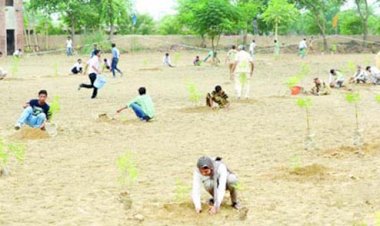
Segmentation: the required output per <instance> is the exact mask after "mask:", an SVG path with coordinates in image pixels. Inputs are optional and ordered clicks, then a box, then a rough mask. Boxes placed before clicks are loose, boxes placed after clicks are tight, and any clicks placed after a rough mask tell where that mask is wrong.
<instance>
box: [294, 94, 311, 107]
mask: <svg viewBox="0 0 380 226" xmlns="http://www.w3.org/2000/svg"><path fill="white" fill-rule="evenodd" d="M297 105H298V107H300V108H310V107H311V106H312V101H311V99H310V98H309V97H306V98H298V99H297Z"/></svg>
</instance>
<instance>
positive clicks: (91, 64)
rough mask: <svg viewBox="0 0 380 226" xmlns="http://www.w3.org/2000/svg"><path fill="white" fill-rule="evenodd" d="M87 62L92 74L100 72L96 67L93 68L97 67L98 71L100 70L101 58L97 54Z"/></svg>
mask: <svg viewBox="0 0 380 226" xmlns="http://www.w3.org/2000/svg"><path fill="white" fill-rule="evenodd" d="M87 64H88V68H89V71H88V73H89V74H92V73H95V74H98V72H97V71H95V70H94V69H93V67H95V68H96V69H97V70H98V71H100V69H99V68H100V59H99V57H97V56H93V57H92V58H91V59H90V60H89V61H88V62H87Z"/></svg>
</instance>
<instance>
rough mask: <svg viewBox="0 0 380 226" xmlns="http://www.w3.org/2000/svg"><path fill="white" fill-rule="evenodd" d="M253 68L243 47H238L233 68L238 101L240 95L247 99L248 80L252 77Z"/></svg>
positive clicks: (251, 61)
mask: <svg viewBox="0 0 380 226" xmlns="http://www.w3.org/2000/svg"><path fill="white" fill-rule="evenodd" d="M254 68H255V65H254V63H253V60H252V57H251V55H249V53H247V52H246V51H245V47H244V46H243V45H241V46H239V52H238V53H237V54H236V58H235V64H234V68H233V73H234V74H235V77H234V81H235V91H236V95H237V98H238V99H240V98H241V96H242V95H243V96H244V97H245V98H246V99H248V98H249V91H250V80H251V78H252V76H253V70H254ZM242 93H244V94H242Z"/></svg>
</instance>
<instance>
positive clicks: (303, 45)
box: [298, 40, 307, 49]
mask: <svg viewBox="0 0 380 226" xmlns="http://www.w3.org/2000/svg"><path fill="white" fill-rule="evenodd" d="M298 48H300V49H306V48H307V44H306V41H305V40H302V41H301V42H300V44H299V46H298Z"/></svg>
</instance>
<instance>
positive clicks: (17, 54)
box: [13, 49, 22, 58]
mask: <svg viewBox="0 0 380 226" xmlns="http://www.w3.org/2000/svg"><path fill="white" fill-rule="evenodd" d="M13 56H14V57H17V58H20V57H21V56H22V49H17V50H16V51H15V52H14V53H13Z"/></svg>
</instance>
